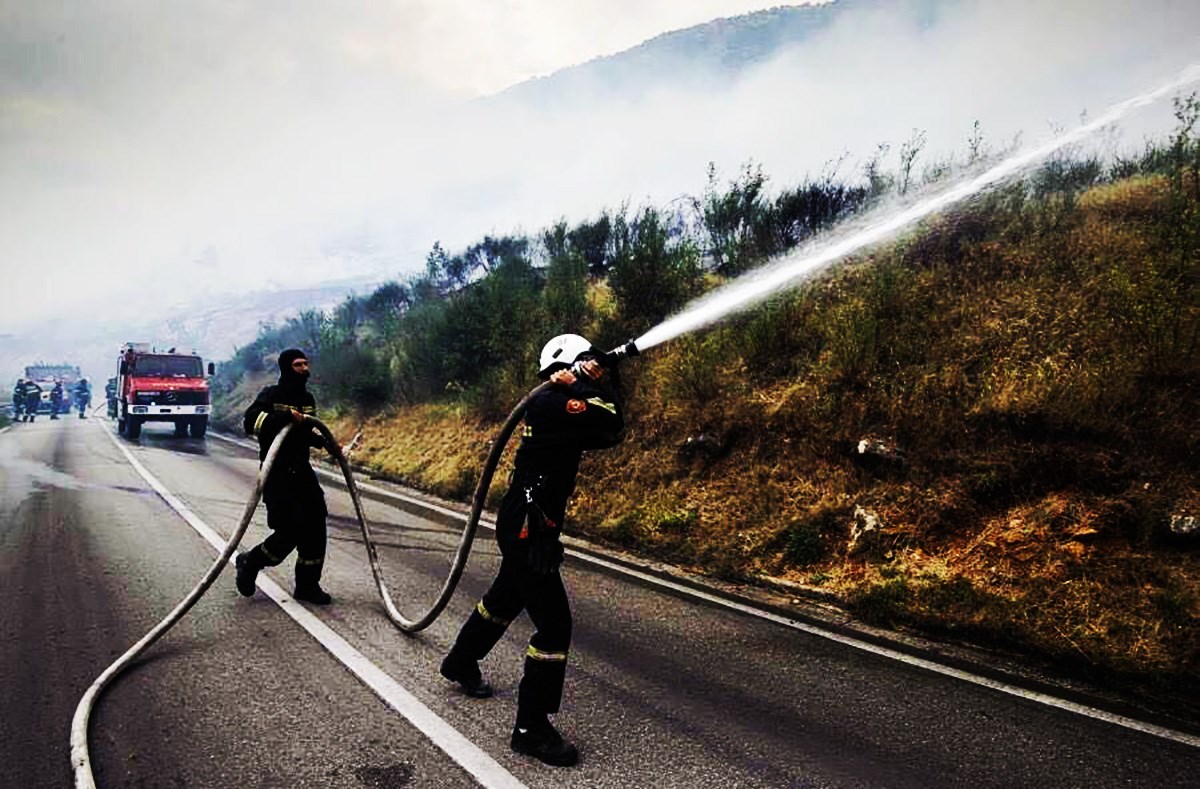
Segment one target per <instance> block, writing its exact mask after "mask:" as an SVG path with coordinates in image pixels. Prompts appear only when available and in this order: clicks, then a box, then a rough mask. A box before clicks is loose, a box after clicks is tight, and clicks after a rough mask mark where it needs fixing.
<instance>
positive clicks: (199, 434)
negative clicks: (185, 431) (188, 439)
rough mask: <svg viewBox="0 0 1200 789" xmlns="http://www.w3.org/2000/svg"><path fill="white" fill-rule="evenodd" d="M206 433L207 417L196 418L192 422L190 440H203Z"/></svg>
mask: <svg viewBox="0 0 1200 789" xmlns="http://www.w3.org/2000/svg"><path fill="white" fill-rule="evenodd" d="M207 432H208V417H206V416H198V417H196V418H195V419H194V420H192V438H204V434H205V433H207Z"/></svg>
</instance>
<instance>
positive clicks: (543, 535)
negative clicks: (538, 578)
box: [529, 509, 563, 575]
mask: <svg viewBox="0 0 1200 789" xmlns="http://www.w3.org/2000/svg"><path fill="white" fill-rule="evenodd" d="M542 519H543V515H542V513H541V512H540V511H538V510H536V509H534V510H531V511H530V513H529V569H530V570H532V571H533V572H534V574H535V575H549V574H550V573H553V572H556V571H557V570H558V567H559V565H561V564H562V562H563V544H562V542H560V541H559V539H558V528H557V527H553V528H551V527H550V526H548V525H547V524H546V523H544V522H543V520H542Z"/></svg>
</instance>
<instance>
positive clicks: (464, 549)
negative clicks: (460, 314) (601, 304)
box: [71, 384, 549, 789]
mask: <svg viewBox="0 0 1200 789" xmlns="http://www.w3.org/2000/svg"><path fill="white" fill-rule="evenodd" d="M547 386H549V384H541V385H539V386H538V387H536V388H534V389H533V390H532V391H531V392H530V393H529V394H528V395H526V396H525V398H524V399H523V400H521V402H520V403H518V404H517V407H516V408H514V409H513V411H512V413H511V414H510V415H509V417H508V420H507V421H506V422H505V423H504V425H503V427H502V428H501V430H500V433H499V434H498V435H497V437H496V440H495V442H494V443H493V445H492V449H491V452H490V453H489V454H488V458H487V461H486V463H485V464H484V468H483V473H482V474H481V475H480V478H479V484H478V485H477V486H476V488H475V497H474V499H473V500H472V505H471V515H470V517H469V518H468V519H467V524H466V526H465V527H464V529H463V533H462V538H461V539H460V540H459V544H458V550H457V551H456V552H455V555H454V562H453V564H452V565H451V567H450V572H449V574H448V575H447V577H446V582H445V583H444V584H443V585H442V590H441V592H440V593H439V594H438V598H437V600H436V601H435V602H434V604H433V606H432V607H431V608H430V609H429V610H428V611H427V612H426V613H425V614H424V615H423V616H421V617H419V618H417V619H408V618H407V617H405V616H404V615H403V614H401V613H400V611H399V610H398V609H397V608H396V606H395V604H394V603H393V602H392V597H391V595H390V594H389V593H388V590H387V585H386V584H385V583H384V581H383V575H382V573H381V572H380V568H379V556H378V551H377V550H376V548H375V540H374V538H373V537H372V536H371V528H370V526H369V525H368V524H367V518H366V515H365V514H364V513H363V508H362V501H361V499H360V498H359V493H358V487H357V486H356V485H355V483H354V475H353V474H352V473H351V470H350V464H349V463H348V462H347V460H346V456H345V454H344V453H343V452H342V449H341V446H340V445H339V444H338V442H337V440H336V439H335V438H334V437H333V434H332V433H331V432H330V430H329V428H328V427H327V426H326V425H325V424H324V423H323V422H321V421H320V420H319V419H315V418H313V417H309V416H306V417H305V418H304V424H305V425H306V426H309V427H315V428H316V429H317V430H318V432H320V433H321V436H322V437H323V438H324V439H325V444H326V447H327V448H328V449H329V452H330V454H331V455H333V457H334V459H335V460H337V463H338V466H339V467H340V468H341V470H342V475H343V476H344V477H345V479H346V488H347V490H348V491H349V493H350V499H351V501H352V502H353V503H354V513H355V515H356V516H357V517H358V523H359V526H360V527H361V528H362V534H363V543H364V544H365V545H366V547H367V557H368V559H369V560H370V563H371V574H372V575H373V576H374V578H375V586H376V588H377V589H378V590H379V596H380V598H382V600H383V604H384V608H385V609H386V610H387V615H388V619H390V620H391V621H392V623H393V624H395V625H396V626H397V627H398V628H400V629H401V630H403V631H404V632H406V633H416V632H418V631H420V630H424V629H425V628H426V627H428V626H429V625H430V624H432V623H433V622H434V620H436V619H437V618H438V615H439V614H441V612H442V610H443V609H444V608H445V607H446V604H447V603H448V602H449V600H450V597H451V596H452V595H453V594H454V589H455V587H456V586H458V581H459V579H460V578H461V577H462V573H463V569H464V568H465V567H466V564H467V558H468V556H469V555H470V553H471V545H472V543H473V542H474V540H475V530H476V529H477V528H478V526H479V518H480V516H481V515H482V513H483V506H484V502H485V500H486V499H487V493H488V488H490V487H491V483H492V477H493V476H494V474H495V472H496V466H497V465H498V464H499V462H500V457H501V455H502V454H503V453H504V449H505V447H506V446H507V445H508V439H509V438H510V437H511V436H512V432H513V430H514V429H516V426H517V424H518V423H520V421H521V419H522V418H523V417H524V415H525V409H526V408H527V407H528V404H529V401H530V400H531V399H532V398H533V397H534V395H536V394H538V393H539V392H541V391H542V390H543V389H544V388H546V387H547ZM293 427H294V424H288V425H286V426H284V428H283V429H282V430H280V431H279V435H277V436H276V437H275V440H274V441H273V442H272V443H271V446H270V448H269V449H268V450H267V455H266V457H265V458H264V459H263V462H262V465H261V467H260V468H259V472H258V478H257V480H256V482H255V485H254V492H253V493H252V494H251V495H250V498H249V500H248V501H247V502H246V507H245V509H244V510H243V511H242V519H241V522H240V523H239V524H238V526H237V529H236V530H235V531H234V533H233V535H232V536H231V537H230V538H229V540H228V541H227V542H226V543H225V547H224V548H223V549H222V550H221V555H220V556H218V557H217V559H216V561H215V562H213V564H212V566H211V567H209V568H208V571H207V572H206V573H205V574H204V577H203V578H201V579H200V582H199V583H198V584H196V586H195V588H194V589H192V591H190V592H189V593H188V594H187V596H186V597H184V599H183V600H182V601H180V603H179V604H178V605H177V606H175V609H174V610H173V611H171V613H170V614H168V615H167V616H166V618H164V619H163V620H162V621H161V622H159V623H158V624H157V625H155V626H154V628H153V629H152V630H150V632H148V633H147V634H146V635H145V636H143V637H142V639H141V640H140V641H138V642H137V643H136V644H134V645H133V646H132V647H130V648H129V650H128V651H127V652H126V653H125V654H123V655H121V657H119V658H117V660H116V661H114V662H113V664H112V665H110V666H109V667H108V668H107V669H105V670H104V672H103V673H102V674H101V675H100V676H99V677H97V678H96V681H95V682H93V683H92V685H91V687H89V688H88V689H87V691H86V692H85V693H84V694H83V698H81V699H80V700H79V704H78V706H76V708H75V716H74V718H73V719H72V721H71V766H72V769H73V770H74V773H75V786H76V787H77V789H95V786H96V782H95V778H93V776H92V767H91V758H90V756H89V754H88V741H87V733H88V720H89V718H90V717H91V713H92V707H93V706H94V705H95V703H96V699H97V698H99V696H100V694H101V693H102V692H103V691H104V689H105V688H106V687H107V686H108V685H109V684H110V683H111V682H112V681H113V680H114V679H116V677H117V676H118V675H119V674H120V673H121V672H123V671H124V670H125V669H126V668H128V667H129V665H130V664H131V663H133V661H134V660H136V659H137V658H138V656H139V655H141V654H142V653H143V652H145V651H146V649H148V648H149V647H150V645H151V644H153V643H154V642H155V641H157V640H158V639H159V638H161V637H162V636H163V635H164V634H165V633H166V632H167V631H168V630H170V629H171V628H172V627H174V626H175V624H176V623H177V622H178V621H179V620H180V619H182V618H183V616H184V615H185V614H186V613H187V612H188V611H189V610H191V608H192V606H193V605H195V604H196V602H197V601H198V600H199V599H200V598H201V597H203V596H204V593H205V592H207V591H208V589H209V587H211V586H212V585H213V582H215V581H216V580H217V576H219V575H220V574H221V571H222V570H224V569H225V566H226V565H227V564H228V563H229V560H230V558H231V557H232V556H233V554H234V552H235V551H236V549H237V546H238V544H239V543H240V542H241V541H242V537H243V536H245V534H246V529H247V528H248V527H249V525H250V520H251V519H252V518H253V517H254V511H255V510H256V509H257V508H258V502H259V500H260V499H261V498H262V490H263V483H264V482H265V481H266V479H267V477H268V475H269V474H270V473H271V467H272V466H273V465H274V464H275V457H276V456H277V455H278V454H279V448H280V447H281V446H282V444H283V440H284V437H285V436H287V434H288V433H289V432H290V431H291V430H292V428H293Z"/></svg>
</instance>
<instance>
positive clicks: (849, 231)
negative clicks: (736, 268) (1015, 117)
mask: <svg viewBox="0 0 1200 789" xmlns="http://www.w3.org/2000/svg"><path fill="white" fill-rule="evenodd" d="M1197 82H1200V64H1198V65H1193V66H1190V67H1188V68H1187V69H1185V70H1184V71H1183V72H1182V73H1180V74H1179V75H1178V76H1177V77H1176V78H1175V79H1173V80H1171V81H1170V82H1168V83H1167V84H1165V85H1161V86H1158V87H1155V88H1153V89H1151V90H1149V91H1147V92H1145V93H1143V94H1141V95H1138V96H1134V97H1133V98H1130V99H1128V100H1126V101H1124V102H1121V103H1120V104H1118V105H1116V106H1114V107H1112V108H1110V109H1108V110H1106V111H1105V112H1103V113H1101V114H1100V115H1099V117H1097V118H1095V119H1093V120H1091V121H1089V122H1087V123H1085V124H1083V125H1081V126H1079V127H1077V128H1075V129H1072V130H1070V131H1068V132H1064V133H1062V134H1059V135H1057V136H1055V137H1053V138H1051V139H1049V140H1046V141H1044V142H1041V143H1039V144H1037V145H1035V146H1032V147H1029V148H1026V149H1023V150H1020V151H1017V152H1014V153H1012V154H1010V155H1008V156H1006V157H1005V158H1004V159H1003V160H1002V161H1000V162H998V163H996V164H995V165H993V166H992V167H990V168H988V169H987V170H986V171H984V172H983V173H980V174H979V175H976V176H974V177H972V178H968V179H965V180H963V181H961V182H960V183H957V184H955V185H953V186H950V187H947V188H944V189H942V190H941V191H938V192H936V193H934V194H932V195H930V196H927V197H924V198H922V199H920V200H918V201H917V202H915V203H914V204H912V205H910V206H908V207H903V208H899V209H892V210H886V209H885V210H881V211H879V212H875V213H872V214H871V215H870V216H867V217H864V218H863V219H862V220H860V221H858V222H855V223H853V226H852V227H847V228H842V229H841V230H840V231H839V232H837V233H834V234H832V236H831V237H829V238H825V239H821V240H820V241H818V242H816V243H815V244H814V245H813V246H812V247H810V248H805V249H801V250H800V251H798V252H795V253H793V254H790V255H786V256H784V257H782V258H781V259H780V260H778V261H776V262H774V263H772V264H770V265H768V266H764V267H763V268H761V269H759V270H755V271H753V272H751V274H750V275H749V276H746V277H741V278H739V279H737V280H735V281H733V282H731V283H729V284H728V285H726V286H725V287H722V288H719V289H718V290H715V291H713V292H712V293H710V294H707V295H705V296H704V297H702V298H701V299H698V300H697V301H696V302H695V303H694V304H691V305H689V306H687V307H685V308H684V309H683V310H682V311H681V312H680V313H679V314H678V315H675V316H673V317H671V318H669V319H668V320H666V321H664V322H663V323H661V324H660V325H658V326H655V327H654V328H652V329H650V331H648V332H646V334H644V335H642V336H641V337H639V338H637V341H636V343H637V347H638V348H639V349H641V350H646V349H648V348H652V347H654V346H655V345H658V344H659V343H662V342H665V341H667V340H669V339H672V338H674V337H678V336H679V335H681V334H685V333H688V332H691V331H694V330H696V329H699V328H701V327H703V326H706V325H708V324H711V323H714V322H716V321H719V320H721V319H722V318H724V317H725V316H727V315H729V314H730V313H733V312H735V311H738V310H743V309H746V308H748V307H750V306H752V305H753V304H755V303H758V302H759V301H762V300H763V299H766V298H768V297H770V296H771V295H772V294H775V293H778V292H779V291H781V290H784V289H786V288H788V287H792V286H794V285H796V284H798V283H799V282H801V281H803V280H804V279H805V278H807V277H810V276H812V275H813V274H815V273H817V272H819V271H821V270H822V269H824V268H826V267H828V266H830V265H832V264H834V263H836V262H837V261H838V260H840V259H842V258H844V257H846V256H847V255H850V254H852V253H854V252H857V251H858V250H861V249H863V248H865V247H869V246H871V245H873V244H877V243H879V242H881V241H884V240H886V239H888V238H890V237H892V236H893V235H895V234H896V233H898V232H900V231H902V230H904V229H905V228H907V227H909V226H911V225H913V224H914V223H916V222H919V221H920V220H922V219H924V218H925V217H928V216H930V215H932V214H934V213H936V212H938V211H942V210H944V209H946V208H949V207H950V206H953V205H955V204H956V203H959V202H962V201H964V200H969V199H971V198H972V197H974V196H976V195H978V194H979V193H981V192H983V191H984V190H986V189H989V188H991V187H993V186H995V185H997V184H1000V183H1003V182H1004V181H1005V180H1007V179H1009V178H1012V177H1014V176H1016V175H1018V174H1019V173H1021V172H1023V171H1025V170H1027V169H1028V168H1030V167H1033V166H1035V165H1037V164H1038V163H1039V162H1042V161H1044V160H1045V159H1047V158H1049V157H1050V156H1053V155H1054V154H1055V153H1057V152H1059V151H1061V150H1063V149H1064V148H1068V147H1069V146H1071V145H1074V144H1077V143H1079V142H1081V141H1084V140H1086V139H1087V138H1088V137H1089V136H1091V135H1093V134H1096V133H1098V132H1100V131H1101V130H1103V129H1104V128H1106V127H1107V126H1108V125H1109V124H1112V123H1116V122H1118V121H1120V120H1121V119H1123V118H1124V117H1126V116H1127V115H1128V114H1129V113H1131V112H1134V111H1136V110H1139V109H1141V108H1143V107H1146V106H1150V105H1153V104H1154V103H1156V102H1159V101H1162V100H1163V99H1164V98H1166V97H1168V96H1170V95H1172V94H1173V93H1174V92H1176V91H1179V90H1181V89H1184V88H1187V87H1190V86H1192V85H1195V84H1196V83H1197Z"/></svg>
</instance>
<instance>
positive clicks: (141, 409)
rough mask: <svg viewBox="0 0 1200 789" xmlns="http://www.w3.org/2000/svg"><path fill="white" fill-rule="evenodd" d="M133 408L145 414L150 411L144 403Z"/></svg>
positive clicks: (136, 412)
mask: <svg viewBox="0 0 1200 789" xmlns="http://www.w3.org/2000/svg"><path fill="white" fill-rule="evenodd" d="M132 410H133V413H135V414H144V413H146V412H147V411H149V410H150V409H149V408H147V407H146V406H144V405H135V406H134V407H133V409H132Z"/></svg>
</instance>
